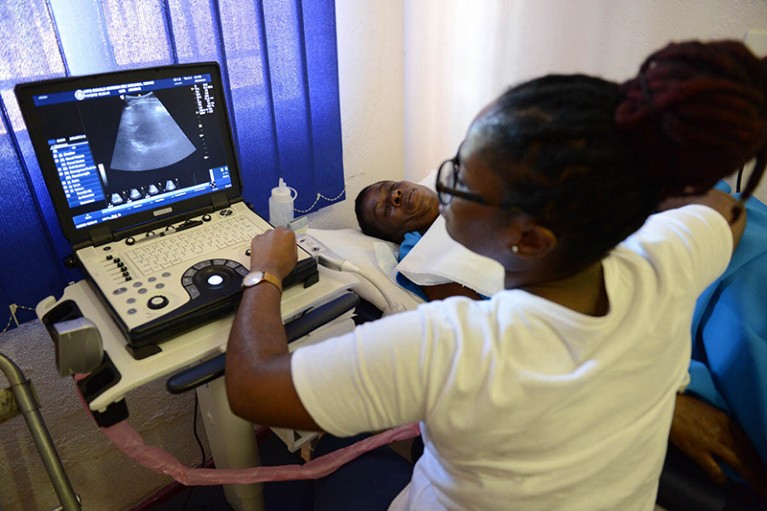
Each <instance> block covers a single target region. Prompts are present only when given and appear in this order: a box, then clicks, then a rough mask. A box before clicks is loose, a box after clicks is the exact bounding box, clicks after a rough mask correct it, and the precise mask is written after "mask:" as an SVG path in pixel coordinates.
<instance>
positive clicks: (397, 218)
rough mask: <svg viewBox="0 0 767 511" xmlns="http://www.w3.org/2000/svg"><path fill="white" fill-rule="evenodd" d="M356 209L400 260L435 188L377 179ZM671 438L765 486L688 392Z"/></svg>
mask: <svg viewBox="0 0 767 511" xmlns="http://www.w3.org/2000/svg"><path fill="white" fill-rule="evenodd" d="M355 213H356V215H357V221H358V222H359V225H360V228H361V230H362V232H363V233H365V234H367V235H369V236H374V237H376V238H380V239H383V240H386V241H391V242H394V243H397V244H400V247H401V248H400V254H399V259H400V260H403V259H404V257H405V256H406V255H407V254H408V253H409V252H410V250H411V249H413V247H414V246H415V244H417V243H418V241H419V240H420V238H421V236H422V235H424V234H426V233H427V231H428V230H429V228H430V227H432V225H433V224H434V223H435V221H436V220H437V218H438V217H439V200H438V197H437V193H436V192H434V191H433V190H431V189H429V188H427V187H426V186H423V185H419V184H416V183H412V182H409V181H380V182H377V183H374V184H372V185H369V186H367V187H365V188H364V189H363V190H362V191H361V192H360V193H359V195H358V196H357V198H356V201H355ZM397 278H398V283H400V284H401V285H402V286H403V287H405V288H406V289H408V290H410V291H413V292H414V293H416V294H418V295H419V296H421V297H422V298H424V299H426V300H439V299H443V298H447V297H449V296H456V295H461V296H468V297H470V298H474V299H482V298H483V297H482V296H481V295H480V294H478V293H477V292H475V291H474V290H472V289H470V288H468V287H465V286H463V285H461V284H458V283H456V282H450V283H445V284H439V285H428V286H419V285H417V284H415V283H413V282H411V281H409V280H408V279H407V278H406V277H405V276H404V275H402V274H400V275H398V277H397ZM670 440H671V441H672V443H673V444H674V445H676V446H677V447H678V448H679V449H681V450H682V451H683V452H685V454H686V455H687V456H689V457H690V458H691V459H693V460H694V461H695V462H696V463H698V465H700V466H701V468H703V469H704V470H705V471H706V473H707V474H708V475H709V476H710V477H711V478H712V479H713V480H714V481H716V482H718V483H724V482H725V481H726V476H725V473H724V471H723V470H722V468H721V467H720V464H719V462H720V461H721V462H724V463H725V464H726V465H728V466H730V467H731V468H733V469H734V470H735V472H736V473H737V474H738V475H739V476H740V477H742V478H743V479H744V480H746V481H747V482H749V483H750V484H751V486H752V487H754V488H755V489H757V491H760V490H761V491H767V490H765V481H766V479H765V477H767V468H765V465H764V462H763V461H762V460H761V459H760V457H759V455H758V454H757V452H756V450H755V449H754V446H753V445H752V443H751V442H750V441H749V439H748V437H747V436H746V435H745V434H744V432H743V430H742V428H741V427H740V425H739V424H738V423H737V422H736V421H735V420H734V419H733V418H731V417H730V416H729V415H727V414H725V413H724V412H722V411H721V410H719V409H717V408H715V407H713V406H711V405H709V404H707V403H705V402H703V401H701V400H698V399H696V398H695V397H694V396H692V395H689V394H680V395H678V396H677V402H676V407H675V410H674V417H673V421H672V426H671V434H670Z"/></svg>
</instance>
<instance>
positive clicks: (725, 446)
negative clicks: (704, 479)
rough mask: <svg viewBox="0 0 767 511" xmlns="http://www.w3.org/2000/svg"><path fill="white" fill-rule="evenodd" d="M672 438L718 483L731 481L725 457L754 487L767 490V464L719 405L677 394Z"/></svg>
mask: <svg viewBox="0 0 767 511" xmlns="http://www.w3.org/2000/svg"><path fill="white" fill-rule="evenodd" d="M669 438H670V440H671V442H672V443H673V444H674V445H676V446H677V447H678V448H679V449H681V450H682V451H683V452H684V453H685V454H686V455H687V456H689V457H690V458H691V459H692V460H693V461H695V462H696V463H697V464H698V465H700V467H701V468H702V469H703V470H704V471H705V472H706V473H707V474H708V475H709V477H710V478H711V479H712V480H714V481H715V482H716V483H718V484H724V483H725V482H726V481H727V476H726V475H725V473H724V471H723V470H722V467H720V466H719V461H721V462H724V463H726V464H727V465H729V466H730V467H731V468H732V469H734V470H735V471H736V472H737V473H738V474H739V475H740V476H741V477H742V478H743V479H744V480H745V481H747V482H748V483H749V484H750V485H751V486H752V488H753V489H754V490H756V491H757V492H759V493H760V494H767V467H765V465H764V463H763V462H762V460H761V459H760V458H759V454H758V453H757V452H756V449H754V446H753V445H752V444H751V442H750V441H749V439H748V437H747V436H746V434H745V432H744V431H743V430H742V429H741V427H740V425H738V423H737V422H735V420H733V419H732V418H731V417H730V416H729V415H727V414H726V413H724V412H723V411H721V410H719V409H718V408H715V407H713V406H711V405H709V404H707V403H705V402H703V401H701V400H699V399H696V398H695V397H693V396H689V395H685V394H679V395H677V397H676V407H675V408H674V418H673V420H672V422H671V433H670V436H669Z"/></svg>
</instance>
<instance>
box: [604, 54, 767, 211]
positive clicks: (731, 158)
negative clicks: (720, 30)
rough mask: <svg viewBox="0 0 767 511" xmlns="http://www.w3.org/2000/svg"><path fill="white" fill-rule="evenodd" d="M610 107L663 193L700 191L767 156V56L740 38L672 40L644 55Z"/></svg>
mask: <svg viewBox="0 0 767 511" xmlns="http://www.w3.org/2000/svg"><path fill="white" fill-rule="evenodd" d="M621 91H622V93H623V100H622V102H621V103H620V104H619V105H618V107H617V109H616V112H615V121H616V124H617V125H618V127H619V128H621V129H624V130H626V131H627V132H628V133H629V134H630V136H631V138H632V140H633V143H634V146H635V149H636V151H637V152H638V155H639V157H640V159H642V160H643V161H644V162H645V163H646V165H647V168H648V174H649V176H650V177H651V178H652V179H655V180H658V181H659V182H660V183H661V184H663V186H664V187H665V190H666V193H667V194H669V195H675V194H682V193H685V192H689V191H694V192H703V191H705V190H707V189H709V188H710V187H711V186H713V185H714V184H715V183H716V182H717V181H719V180H720V179H722V178H724V177H726V176H728V175H730V174H732V173H733V172H735V171H736V170H738V169H739V168H740V167H741V166H743V165H744V164H745V163H747V162H748V161H750V160H751V159H752V158H754V157H756V158H757V166H756V167H755V169H754V172H753V174H752V176H751V179H750V180H749V183H748V185H747V186H746V189H745V190H744V195H745V196H748V195H749V194H750V193H751V192H752V191H753V189H754V188H755V187H756V184H757V183H758V180H759V178H760V177H761V175H762V173H763V172H764V166H765V165H764V164H765V160H767V99H766V96H767V61H762V60H760V59H758V58H757V57H755V56H754V55H753V54H752V53H751V52H750V51H749V50H748V49H747V48H746V47H745V46H744V45H743V44H742V43H740V42H737V41H716V42H711V43H701V42H684V43H672V44H669V45H668V46H666V47H665V48H663V49H662V50H659V51H657V52H655V53H654V54H652V55H650V57H648V58H647V60H645V62H644V63H643V64H642V66H641V67H640V70H639V74H638V76H637V77H635V78H633V79H631V80H629V81H627V82H625V83H624V84H623V85H622V86H621Z"/></svg>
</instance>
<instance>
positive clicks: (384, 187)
mask: <svg viewBox="0 0 767 511" xmlns="http://www.w3.org/2000/svg"><path fill="white" fill-rule="evenodd" d="M354 212H355V213H356V215H357V221H358V222H359V224H360V229H362V232H364V233H365V234H367V235H369V236H375V237H376V238H381V239H384V240H387V241H393V242H395V243H401V242H402V240H403V239H404V237H405V234H407V233H409V232H413V231H418V232H420V233H421V234H423V233H424V232H426V230H427V229H428V228H429V227H430V226H431V224H432V223H434V220H436V218H437V216H439V201H438V200H437V194H436V193H435V192H433V191H432V190H430V189H429V188H426V187H425V186H421V185H418V184H415V183H411V182H410V181H379V182H377V183H373V184H372V185H369V186H367V187H365V188H364V189H363V190H362V191H361V192H360V193H359V194H358V195H357V199H356V201H355V203H354Z"/></svg>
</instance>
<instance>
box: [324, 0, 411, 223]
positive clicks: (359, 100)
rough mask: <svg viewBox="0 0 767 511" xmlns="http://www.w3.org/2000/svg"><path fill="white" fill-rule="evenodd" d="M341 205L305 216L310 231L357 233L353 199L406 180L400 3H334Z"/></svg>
mask: <svg viewBox="0 0 767 511" xmlns="http://www.w3.org/2000/svg"><path fill="white" fill-rule="evenodd" d="M336 23H337V32H338V60H339V62H338V68H339V69H338V72H339V86H340V94H341V131H342V135H343V151H344V173H345V176H344V179H345V183H346V199H347V200H345V201H343V202H341V203H339V204H334V205H333V206H330V207H327V208H325V209H323V210H321V211H319V212H317V213H314V214H312V215H310V216H309V222H310V225H311V226H312V227H317V228H323V229H330V228H347V227H357V221H356V219H355V218H354V198H355V197H357V194H358V193H359V191H360V190H362V188H364V187H365V186H367V185H369V184H370V183H374V182H376V181H380V180H382V179H402V178H403V177H404V172H403V165H404V146H403V142H404V125H405V122H404V94H405V93H404V87H403V84H404V81H403V53H404V49H403V42H404V37H403V30H404V28H403V27H404V25H403V23H404V22H403V0H399V1H392V0H362V1H361V0H336Z"/></svg>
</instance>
